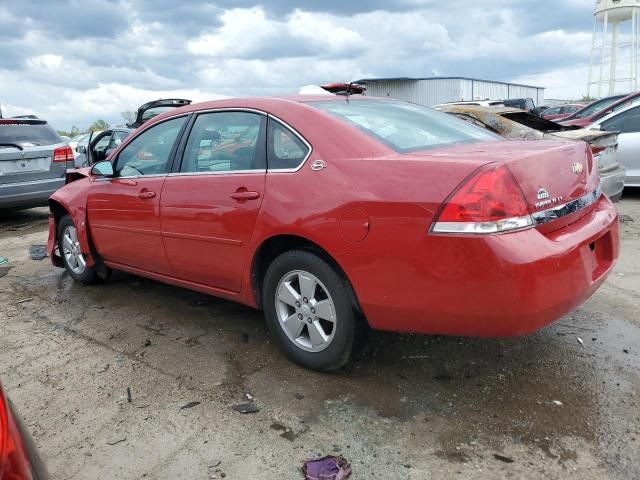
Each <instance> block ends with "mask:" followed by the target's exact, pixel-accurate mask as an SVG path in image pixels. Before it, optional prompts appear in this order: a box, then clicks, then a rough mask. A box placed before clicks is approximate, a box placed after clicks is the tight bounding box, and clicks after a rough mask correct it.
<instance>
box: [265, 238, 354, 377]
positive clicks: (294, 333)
mask: <svg viewBox="0 0 640 480" xmlns="http://www.w3.org/2000/svg"><path fill="white" fill-rule="evenodd" d="M262 292H263V294H262V305H263V307H264V313H265V319H266V321H267V325H268V326H269V329H270V330H271V333H272V334H273V336H274V337H275V338H276V339H277V340H278V343H279V344H280V347H281V348H282V349H283V350H284V351H285V353H286V354H287V355H288V356H289V357H290V358H291V359H292V360H293V361H294V362H296V363H298V364H299V365H302V366H303V367H306V368H310V369H313V370H319V371H331V370H337V369H339V368H340V367H342V366H343V365H345V364H346V363H347V362H348V361H349V359H350V357H351V352H352V350H353V347H354V337H355V334H356V327H357V322H358V319H357V317H356V315H355V312H354V308H353V303H352V298H351V297H352V294H351V287H350V285H349V284H348V283H347V281H346V280H345V279H344V278H343V276H342V275H340V274H339V273H337V272H336V271H335V270H334V269H333V268H332V267H331V266H330V265H329V264H328V263H327V262H326V261H324V260H323V259H322V258H320V257H318V256H317V255H314V254H313V253H310V252H307V251H302V250H292V251H289V252H285V253H283V254H281V255H280V256H278V257H277V258H276V259H275V260H274V261H273V262H272V263H271V265H269V268H268V269H267V272H266V274H265V277H264V282H263V288H262Z"/></svg>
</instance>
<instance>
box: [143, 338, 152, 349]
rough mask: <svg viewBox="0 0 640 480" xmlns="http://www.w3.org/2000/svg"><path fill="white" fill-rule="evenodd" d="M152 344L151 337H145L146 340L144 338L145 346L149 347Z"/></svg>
mask: <svg viewBox="0 0 640 480" xmlns="http://www.w3.org/2000/svg"><path fill="white" fill-rule="evenodd" d="M150 345H151V339H149V338H145V340H144V346H145V347H148V346H150Z"/></svg>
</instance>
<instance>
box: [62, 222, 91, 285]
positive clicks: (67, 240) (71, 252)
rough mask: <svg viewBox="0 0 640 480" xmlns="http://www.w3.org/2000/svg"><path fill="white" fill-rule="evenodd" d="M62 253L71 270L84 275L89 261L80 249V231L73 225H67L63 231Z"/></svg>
mask: <svg viewBox="0 0 640 480" xmlns="http://www.w3.org/2000/svg"><path fill="white" fill-rule="evenodd" d="M62 253H63V255H64V258H65V260H66V262H67V265H68V266H69V268H70V269H71V271H72V272H73V273H75V274H76V275H82V274H83V273H84V271H85V270H86V268H87V263H86V261H85V259H84V255H83V254H82V251H81V250H80V242H79V241H78V232H77V230H76V229H75V227H74V226H72V225H68V226H66V227H65V229H64V230H63V231H62Z"/></svg>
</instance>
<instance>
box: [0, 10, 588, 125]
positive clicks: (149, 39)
mask: <svg viewBox="0 0 640 480" xmlns="http://www.w3.org/2000/svg"><path fill="white" fill-rule="evenodd" d="M594 4H595V2H594V1H592V0H438V1H436V0H384V1H382V0H371V1H366V0H361V1H345V0H339V1H338V0H325V1H319V0H299V1H297V2H292V1H288V0H274V1H262V2H260V1H256V0H226V1H218V2H209V1H200V0H181V1H176V0H155V1H145V0H2V1H1V2H0V104H1V105H2V109H3V113H4V115H5V116H8V115H18V114H36V115H38V116H40V117H41V118H46V119H48V120H49V122H50V123H51V124H52V125H53V126H54V127H55V128H57V129H64V130H66V129H69V128H70V127H71V126H72V125H76V126H78V127H80V128H86V127H87V126H88V125H90V124H91V123H92V122H93V121H95V120H96V119H98V118H101V119H104V120H106V121H107V122H109V123H111V124H112V125H114V124H121V123H123V122H124V120H123V117H122V116H121V114H120V113H121V112H123V111H127V110H135V109H136V108H137V107H138V106H139V105H141V104H143V103H145V102H147V101H150V100H155V99H158V98H162V97H179V98H188V99H192V100H194V101H203V100H211V99H216V98H221V97H228V96H252V95H278V94H288V93H296V92H297V91H298V89H299V88H300V87H301V86H303V85H308V84H321V83H326V82H335V81H345V82H348V81H352V80H356V79H359V78H371V77H389V76H391V77H398V76H409V77H429V76H467V77H474V78H483V79H490V80H502V81H516V82H519V83H526V84H532V85H537V86H544V87H547V91H546V97H547V98H580V97H581V96H582V95H584V94H586V93H587V92H586V90H587V89H586V83H587V74H588V64H589V55H590V45H591V32H592V26H593V23H592V22H593V16H592V12H593V7H594Z"/></svg>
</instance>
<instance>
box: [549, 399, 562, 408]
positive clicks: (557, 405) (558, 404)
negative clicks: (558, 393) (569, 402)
mask: <svg viewBox="0 0 640 480" xmlns="http://www.w3.org/2000/svg"><path fill="white" fill-rule="evenodd" d="M551 403H553V404H554V405H555V406H556V407H561V406H562V402H561V401H560V400H553V401H552V402H551Z"/></svg>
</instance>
